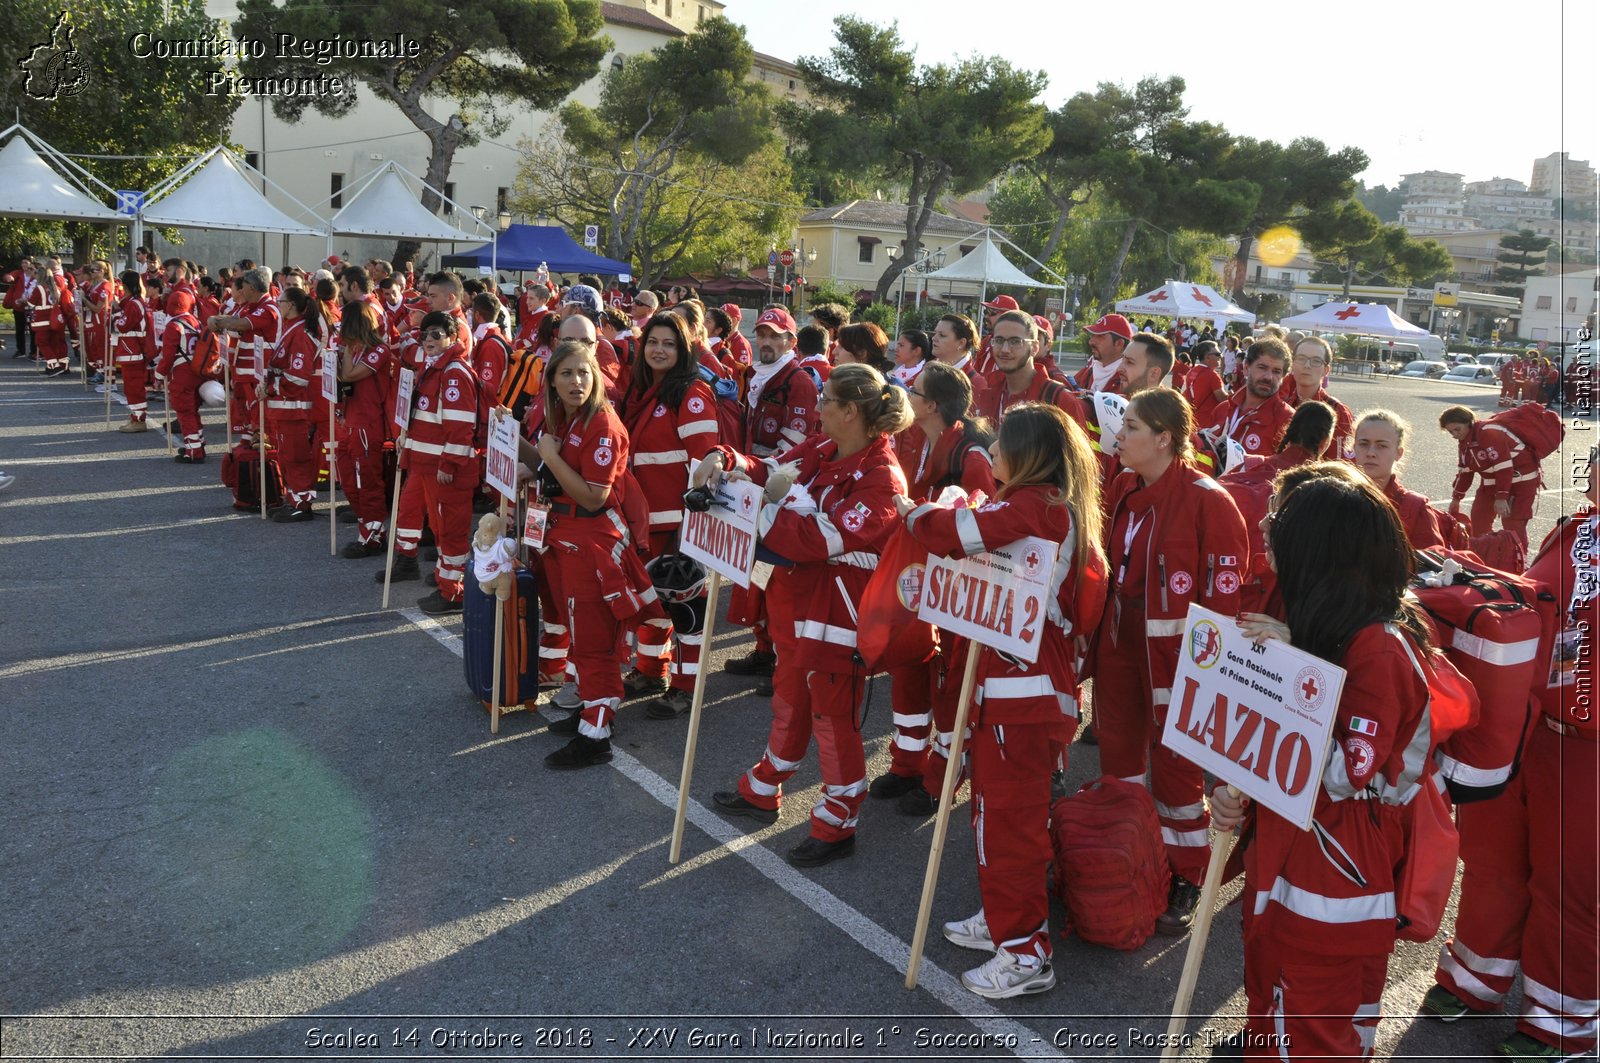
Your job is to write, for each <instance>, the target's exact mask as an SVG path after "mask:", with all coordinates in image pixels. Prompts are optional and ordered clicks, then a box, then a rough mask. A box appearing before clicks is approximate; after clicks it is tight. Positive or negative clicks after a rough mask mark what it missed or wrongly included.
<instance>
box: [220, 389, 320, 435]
mask: <svg viewBox="0 0 1600 1063" xmlns="http://www.w3.org/2000/svg"><path fill="white" fill-rule="evenodd" d="M228 423H229V424H230V425H232V428H233V431H234V432H236V433H238V434H239V435H241V436H244V437H247V438H249V439H254V438H255V437H256V436H257V435H259V434H260V431H259V429H260V427H261V407H260V403H259V401H258V400H257V399H256V378H255V377H248V376H247V377H245V378H244V379H243V380H241V379H240V378H239V377H238V376H237V375H236V376H235V377H234V378H233V394H231V395H229V396H228ZM308 438H309V437H308Z"/></svg>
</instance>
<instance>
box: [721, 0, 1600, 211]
mask: <svg viewBox="0 0 1600 1063" xmlns="http://www.w3.org/2000/svg"><path fill="white" fill-rule="evenodd" d="M850 13H859V14H862V15H864V16H865V17H867V18H868V19H870V20H871V21H874V22H878V23H886V22H890V21H898V23H899V27H900V33H901V36H902V37H903V38H904V39H905V40H906V41H907V42H908V43H910V44H911V45H913V46H914V47H915V48H916V51H917V58H918V59H919V61H921V62H923V63H933V62H938V61H945V60H950V59H954V58H957V57H961V56H966V55H971V54H973V53H977V54H980V55H999V56H1004V57H1005V58H1007V59H1009V60H1011V61H1012V62H1013V63H1016V64H1018V65H1020V66H1024V67H1027V68H1029V69H1036V70H1043V71H1045V73H1047V74H1048V75H1049V77H1050V87H1049V89H1048V90H1047V91H1046V97H1045V99H1046V102H1048V103H1049V104H1050V105H1051V106H1055V105H1057V104H1059V103H1060V102H1061V101H1062V100H1064V99H1066V98H1067V97H1069V96H1071V95H1073V94H1074V93H1077V92H1085V91H1093V90H1094V87H1095V86H1096V85H1097V84H1098V83H1100V82H1102V81H1113V82H1121V83H1123V84H1125V85H1128V86H1132V85H1133V84H1134V83H1135V82H1137V81H1138V80H1139V79H1140V78H1142V77H1146V76H1150V75H1156V76H1161V77H1166V76H1170V75H1172V74H1177V75H1180V76H1182V77H1183V79H1184V81H1185V82H1186V83H1187V85H1188V91H1187V93H1186V94H1185V99H1186V100H1187V101H1188V102H1189V106H1190V110H1189V114H1190V117H1191V118H1194V119H1197V120H1206V121H1212V122H1218V123H1220V124H1221V125H1223V126H1225V127H1227V128H1228V129H1229V130H1230V131H1231V132H1233V133H1236V134H1239V135H1242V136H1253V137H1261V138H1267V139H1272V140H1277V141H1280V142H1285V141H1289V140H1292V139H1294V138H1295V137H1297V136H1313V137H1317V138H1319V139H1321V140H1322V141H1324V142H1325V143H1327V144H1328V145H1329V147H1330V148H1334V149H1337V148H1341V147H1344V146H1346V145H1354V146H1356V147H1359V148H1361V149H1363V150H1364V151H1366V153H1367V155H1368V157H1369V158H1370V159H1371V165H1370V167H1369V168H1368V170H1367V171H1366V173H1365V174H1364V175H1363V180H1365V182H1366V183H1367V184H1368V185H1378V184H1384V185H1389V186H1390V187H1393V185H1394V184H1395V183H1396V182H1397V181H1398V180H1399V178H1400V175H1401V174H1404V173H1412V172H1415V171H1419V170H1445V171H1449V172H1453V173H1460V174H1464V175H1465V177H1466V179H1467V180H1468V181H1476V180H1486V179H1488V178H1491V177H1514V178H1516V179H1517V180H1519V181H1527V180H1528V178H1529V177H1530V176H1531V174H1532V169H1533V160H1534V159H1535V158H1540V157H1542V156H1545V155H1548V154H1550V153H1551V152H1553V151H1565V152H1567V153H1568V154H1569V155H1570V156H1571V157H1572V158H1574V159H1585V160H1588V161H1589V162H1590V163H1592V164H1596V165H1600V158H1597V157H1596V156H1597V155H1600V57H1597V56H1600V53H1597V50H1596V42H1597V41H1600V2H1597V0H1523V2H1520V3H1517V4H1514V5H1504V4H1490V3H1487V2H1482V0H1470V2H1468V3H1463V4H1439V3H1421V2H1419V0H1346V2H1344V3H1341V4H1338V5H1334V6H1328V5H1301V4H1284V3H1277V2H1267V0H1244V2H1242V3H1235V4H1203V3H1196V2H1194V0H1132V2H1128V3H1076V4H1065V3H1048V2H1042V0H986V2H983V3H974V2H972V0H877V2H875V3H873V4H870V5H862V4H860V3H859V2H858V0H807V2H806V3H804V4H798V5H796V4H790V3H780V2H778V0H729V3H728V8H727V14H728V16H729V17H730V18H732V19H733V20H734V21H735V22H739V23H742V24H743V25H744V26H745V27H746V29H747V30H748V32H749V37H750V41H751V43H752V44H753V45H754V46H755V48H756V49H757V50H758V51H762V52H766V53H768V54H770V55H775V56H778V57H780V58H784V59H795V58H798V57H800V56H808V55H823V54H825V53H826V52H827V51H828V49H829V48H830V47H831V45H832V43H833V32H832V30H833V19H834V18H835V17H836V16H838V15H841V14H850Z"/></svg>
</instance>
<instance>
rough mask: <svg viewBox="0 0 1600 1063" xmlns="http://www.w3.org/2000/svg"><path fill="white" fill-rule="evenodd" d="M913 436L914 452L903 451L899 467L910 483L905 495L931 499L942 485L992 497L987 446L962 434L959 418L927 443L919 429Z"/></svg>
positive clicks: (937, 494) (992, 464) (990, 463)
mask: <svg viewBox="0 0 1600 1063" xmlns="http://www.w3.org/2000/svg"><path fill="white" fill-rule="evenodd" d="M917 437H918V445H917V447H916V451H917V452H916V454H906V455H904V456H903V458H902V460H901V469H902V471H904V472H905V474H906V480H907V481H908V482H909V483H910V485H911V488H910V490H909V491H908V492H907V493H906V497H908V498H910V499H911V500H912V501H913V502H932V501H935V500H937V499H938V497H939V493H940V492H941V491H943V490H944V489H945V488H946V487H960V488H963V489H965V491H966V492H967V494H968V495H973V494H976V493H977V492H979V491H982V492H983V493H984V495H985V496H987V497H988V498H993V497H994V495H995V482H994V460H993V459H992V458H990V457H989V451H988V448H986V447H984V446H981V445H980V444H979V443H978V442H977V441H976V440H973V439H972V438H971V437H969V436H968V435H967V434H966V430H965V427H964V426H963V424H962V423H961V422H960V421H957V422H956V423H955V424H953V425H951V426H950V427H949V428H946V429H945V430H944V433H943V434H942V435H940V436H939V438H938V439H937V440H935V441H934V442H933V443H931V444H930V443H929V442H928V438H927V436H925V435H923V434H922V433H921V432H918V433H917ZM952 471H954V473H955V475H954V476H952V475H951V473H952ZM1039 534H1041V535H1042V534H1044V533H1043V532H1040V533H1039Z"/></svg>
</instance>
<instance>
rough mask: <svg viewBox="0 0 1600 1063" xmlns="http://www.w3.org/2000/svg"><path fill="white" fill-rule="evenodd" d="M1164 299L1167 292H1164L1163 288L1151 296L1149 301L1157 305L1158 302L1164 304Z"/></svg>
mask: <svg viewBox="0 0 1600 1063" xmlns="http://www.w3.org/2000/svg"><path fill="white" fill-rule="evenodd" d="M1166 298H1167V292H1166V289H1165V288H1163V289H1162V290H1161V291H1159V292H1156V293H1155V294H1154V295H1152V296H1151V297H1150V301H1151V302H1152V303H1159V302H1164V301H1165V300H1166Z"/></svg>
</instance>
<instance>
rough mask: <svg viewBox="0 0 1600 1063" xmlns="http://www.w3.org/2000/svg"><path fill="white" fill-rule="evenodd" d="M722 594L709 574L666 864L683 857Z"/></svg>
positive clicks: (718, 576) (716, 578)
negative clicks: (687, 729)
mask: <svg viewBox="0 0 1600 1063" xmlns="http://www.w3.org/2000/svg"><path fill="white" fill-rule="evenodd" d="M720 590H722V573H720V572H717V571H715V570H712V572H711V578H710V579H709V580H708V581H707V582H706V623H705V627H704V628H703V629H702V630H701V632H700V666H699V667H698V668H697V669H695V673H694V699H693V701H691V702H690V705H689V737H688V739H687V740H686V741H685V743H684V747H683V770H682V771H681V772H680V773H679V774H678V809H677V812H676V813H674V815H673V818H672V849H671V852H669V853H668V855H667V861H668V862H669V863H673V864H676V863H677V862H678V860H679V859H680V858H681V857H682V855H683V823H684V818H685V817H686V816H687V815H688V814H689V783H690V781H691V780H692V779H693V777H694V754H695V748H696V746H698V745H699V743H700V709H701V706H703V705H704V704H705V699H706V672H708V671H710V669H709V668H708V667H707V665H708V664H709V663H710V661H711V629H712V627H713V626H714V624H713V622H714V621H715V620H716V617H717V593H718V592H719V591H720Z"/></svg>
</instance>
